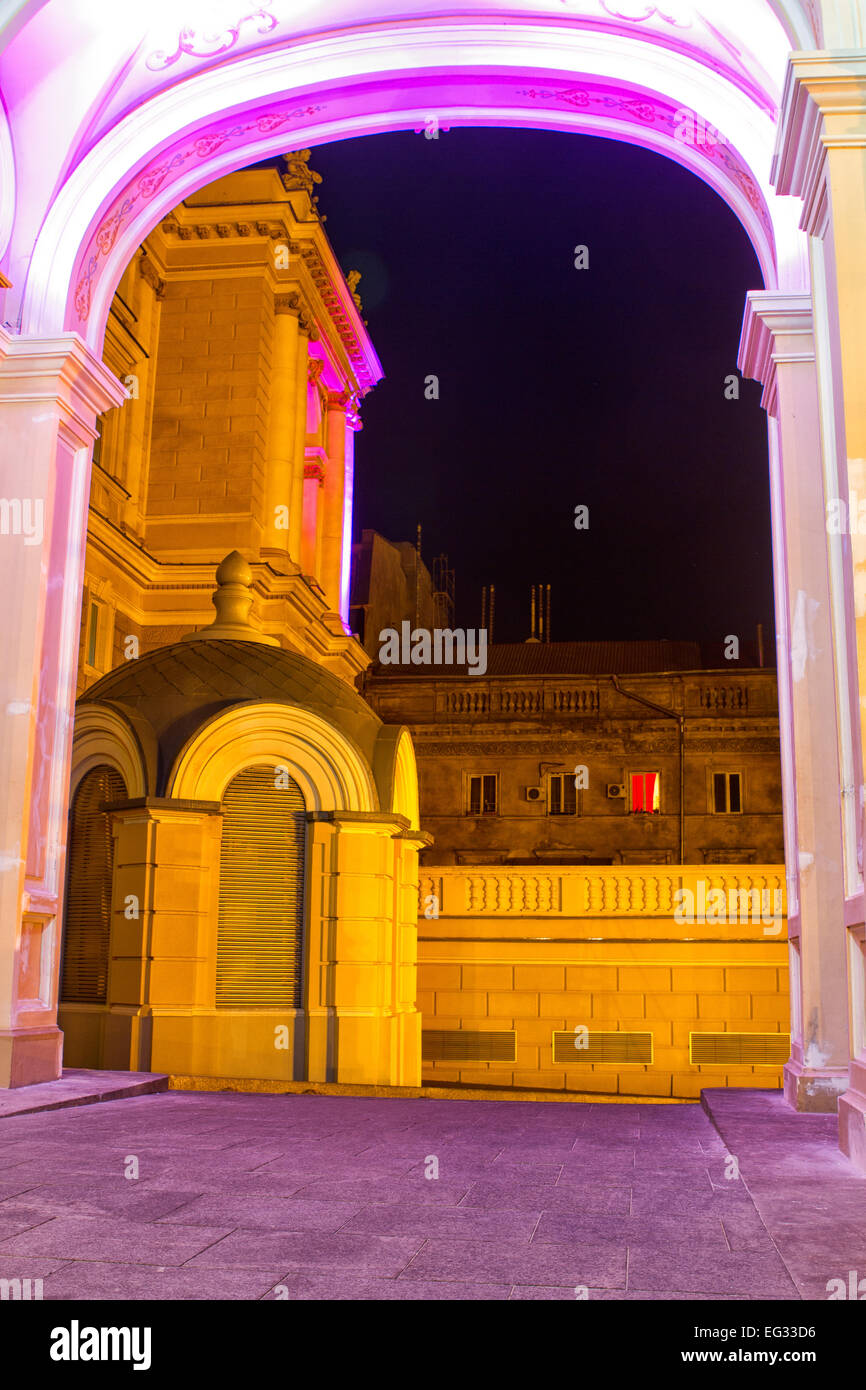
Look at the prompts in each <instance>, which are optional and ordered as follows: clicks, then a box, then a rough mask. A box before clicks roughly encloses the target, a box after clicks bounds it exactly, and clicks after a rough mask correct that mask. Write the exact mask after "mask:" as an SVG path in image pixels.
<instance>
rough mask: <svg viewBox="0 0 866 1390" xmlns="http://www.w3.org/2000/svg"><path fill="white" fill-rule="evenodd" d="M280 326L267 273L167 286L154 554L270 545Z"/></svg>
mask: <svg viewBox="0 0 866 1390" xmlns="http://www.w3.org/2000/svg"><path fill="white" fill-rule="evenodd" d="M273 322H274V309H273V292H272V287H270V286H269V285H268V283H267V280H266V279H265V278H264V277H263V276H262V275H261V274H252V275H247V276H237V275H235V276H231V275H227V276H213V277H211V278H200V277H196V278H189V279H186V278H183V277H173V278H172V279H171V280H170V281H169V282H168V284H167V286H166V290H165V300H164V302H163V305H162V320H161V325H160V334H159V359H158V365H157V369H156V379H155V385H154V426H153V441H152V446H151V456H150V472H149V481H148V489H147V517H148V521H147V528H146V539H147V543H148V545H149V547H150V548H151V549H152V551H153V552H154V553H155V554H158V555H161V556H165V557H166V558H167V557H168V555H170V554H172V553H175V552H181V553H186V552H188V551H189V550H190V549H192V548H194V550H195V551H197V552H200V551H201V550H205V551H207V550H210V549H211V548H212V547H213V546H216V547H217V548H219V547H223V548H224V549H225V548H228V549H231V548H232V545H237V546H239V547H253V548H257V547H259V546H260V545H261V539H262V530H263V524H264V500H265V470H266V465H267V454H266V450H267V430H268V383H269V380H270V374H269V362H270V356H271V351H270V350H271V340H272V338H273ZM230 517H231V518H234V519H235V524H234V526H233V527H232V526H229V527H228V529H227V523H228V518H230ZM204 518H213V519H214V520H213V522H212V524H211V525H208V524H207V522H205V521H204ZM191 527H192V529H191Z"/></svg>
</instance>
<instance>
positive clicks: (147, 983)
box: [101, 797, 222, 1073]
mask: <svg viewBox="0 0 866 1390" xmlns="http://www.w3.org/2000/svg"><path fill="white" fill-rule="evenodd" d="M111 809H112V810H113V816H112V819H113V827H112V830H113V834H114V837H115V851H114V885H113V900H112V912H111V946H110V953H109V959H110V965H109V975H108V1009H107V1016H106V1019H105V1032H104V1039H103V1054H102V1062H101V1065H102V1066H103V1067H105V1068H107V1069H108V1070H110V1071H127V1070H129V1071H151V1070H156V1071H163V1070H172V1071H175V1072H181V1073H183V1072H193V1073H194V1072H196V1071H197V1070H199V1069H200V1067H201V1065H202V1061H203V1057H202V1055H200V1054H205V1056H206V1046H205V1041H204V1036H203V1035H204V1029H203V1027H202V1016H206V1015H210V1014H212V1013H213V993H214V975H215V961H216V942H215V940H214V932H213V924H214V921H215V919H216V910H217V898H218V893H219V871H218V863H219V842H220V833H221V829H222V816H221V814H220V813H221V810H222V808H221V806H220V805H219V803H216V802H189V801H187V802H183V803H178V802H176V801H175V802H173V801H171V800H169V799H167V798H161V797H145V798H142V799H140V800H138V801H130V802H128V803H126V804H124V805H123V806H122V807H116V808H111Z"/></svg>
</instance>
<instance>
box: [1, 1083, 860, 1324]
mask: <svg viewBox="0 0 866 1390" xmlns="http://www.w3.org/2000/svg"><path fill="white" fill-rule="evenodd" d="M34 1089H35V1088H34ZM17 1094H18V1095H19V1096H21V1095H23V1094H24V1093H23V1092H19V1093H17ZM707 1096H708V1104H709V1106H710V1108H711V1110H712V1113H713V1118H714V1120H715V1125H714V1123H713V1121H712V1120H711V1119H710V1117H709V1116H708V1114H707V1113H705V1111H704V1110H703V1109H702V1108H701V1107H700V1106H698V1105H674V1106H665V1105H643V1104H633V1105H632V1104H625V1105H611V1104H572V1103H544V1102H519V1101H487V1100H466V1101H461V1100H438V1099H426V1098H425V1099H406V1100H404V1099H358V1098H353V1097H348V1096H321V1095H283V1096H276V1095H270V1096H264V1095H263V1096H254V1095H240V1094H231V1093H209V1094H207V1093H205V1094H193V1093H189V1092H163V1093H161V1094H147V1095H140V1096H134V1097H132V1098H128V1099H119V1100H107V1101H104V1102H102V1103H100V1104H87V1105H75V1106H73V1107H72V1108H66V1109H60V1110H50V1111H42V1112H40V1113H29V1114H17V1115H16V1114H13V1115H11V1116H8V1117H6V1118H3V1119H0V1278H5V1279H14V1278H22V1279H24V1278H30V1279H31V1280H32V1279H41V1280H42V1281H43V1292H44V1297H45V1298H46V1299H67V1298H71V1299H111V1298H115V1299H118V1298H136V1299H154V1298H159V1299H271V1298H286V1297H288V1298H290V1299H298V1298H300V1299H334V1298H336V1299H379V1298H387V1299H508V1298H515V1299H572V1300H573V1299H574V1298H575V1297H576V1296H583V1295H582V1291H583V1290H585V1291H586V1297H588V1298H590V1299H592V1298H596V1299H647V1298H651V1299H690V1298H698V1297H700V1298H708V1299H718V1298H726V1299H762V1298H772V1299H801V1298H805V1299H813V1298H817V1299H826V1298H827V1297H828V1293H827V1284H828V1281H829V1280H831V1279H843V1280H844V1281H845V1282H846V1285H847V1283H848V1281H849V1271H852V1270H854V1271H858V1272H859V1276H858V1277H861V1278H862V1277H864V1276H866V1178H864V1177H862V1176H859V1175H858V1174H857V1173H856V1172H855V1170H854V1169H853V1168H852V1167H851V1166H850V1165H849V1164H848V1162H847V1161H846V1159H845V1158H844V1157H843V1156H842V1155H841V1154H840V1153H839V1151H838V1149H837V1147H836V1142H837V1141H836V1119H835V1117H834V1116H812V1115H796V1114H794V1113H793V1112H791V1111H790V1110H788V1109H787V1108H786V1107H785V1105H784V1103H783V1102H782V1100H781V1097H780V1096H779V1095H778V1094H777V1093H766V1092H765V1093H761V1092H735V1091H734V1092H730V1091H728V1092H721V1091H715V1092H710V1093H707ZM716 1126H718V1128H716ZM720 1133H721V1135H722V1136H724V1137H723V1138H722V1137H720ZM729 1154H733V1155H734V1156H735V1157H736V1159H737V1161H738V1164H739V1174H740V1176H739V1177H738V1178H737V1177H735V1176H733V1177H730V1178H729V1177H726V1171H727V1172H732V1170H733V1168H734V1164H733V1163H732V1162H731V1160H730V1158H729V1157H728V1155H729ZM136 1163H137V1171H138V1177H137V1178H134V1177H126V1176H124V1173H125V1171H128V1172H134V1171H135V1168H136ZM437 1165H438V1177H433V1176H427V1174H428V1173H433V1172H434V1171H435V1170H436V1167H437ZM864 1288H866V1285H864ZM576 1291H577V1293H576Z"/></svg>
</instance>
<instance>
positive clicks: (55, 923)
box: [0, 328, 126, 1087]
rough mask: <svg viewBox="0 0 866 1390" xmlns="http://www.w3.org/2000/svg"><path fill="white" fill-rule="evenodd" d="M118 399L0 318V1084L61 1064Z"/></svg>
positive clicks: (65, 348) (114, 386)
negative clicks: (88, 603) (99, 527)
mask: <svg viewBox="0 0 866 1390" xmlns="http://www.w3.org/2000/svg"><path fill="white" fill-rule="evenodd" d="M125 399H126V391H125V388H124V387H123V386H121V384H120V383H119V382H118V380H117V378H116V377H114V376H113V375H112V374H111V372H109V371H108V370H107V369H106V368H105V367H104V366H103V364H102V363H101V362H100V361H99V360H98V359H97V358H96V357H94V355H93V354H92V353H91V351H90V350H89V348H87V346H86V345H85V344H84V342H83V341H82V340H81V338H79V337H78V335H77V334H74V333H64V334H60V335H58V336H57V337H54V338H38V339H37V338H25V337H15V336H12V335H10V334H9V333H7V332H6V331H5V329H3V328H0V430H2V448H0V589H2V593H3V600H4V614H5V618H4V640H3V660H2V663H0V788H2V808H0V818H2V837H0V842H2V845H3V858H2V862H0V1087H8V1086H27V1085H32V1084H34V1083H35V1082H39V1081H49V1080H53V1079H54V1078H55V1077H57V1076H59V1074H60V1066H61V1044H62V1034H61V1032H60V1030H59V1029H58V1027H57V985H58V970H59V948H60V930H61V922H62V909H63V903H62V897H63V873H64V863H65V850H66V820H67V809H68V804H69V759H70V751H71V740H72V718H73V707H74V703H75V674H76V667H77V657H78V640H79V624H80V617H81V588H82V578H83V563H84V549H85V541H86V529H87V505H88V499H89V495H90V461H91V455H92V451H93V441H94V439H95V437H96V433H95V424H96V417H97V416H98V415H101V414H102V413H103V412H104V411H106V410H108V409H109V408H110V407H112V406H115V405H120V404H121V402H122V401H124V400H125Z"/></svg>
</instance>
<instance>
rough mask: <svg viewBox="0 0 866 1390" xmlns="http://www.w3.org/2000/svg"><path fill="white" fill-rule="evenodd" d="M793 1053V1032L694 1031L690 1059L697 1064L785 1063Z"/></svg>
mask: <svg viewBox="0 0 866 1390" xmlns="http://www.w3.org/2000/svg"><path fill="white" fill-rule="evenodd" d="M790 1055H791V1035H790V1033H690V1034H689V1061H690V1062H692V1063H693V1064H694V1065H697V1066H703V1065H708V1066H713V1065H716V1066H727V1067H772V1066H777V1067H778V1066H782V1065H783V1063H785V1062H787V1060H788V1058H789V1057H790Z"/></svg>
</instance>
